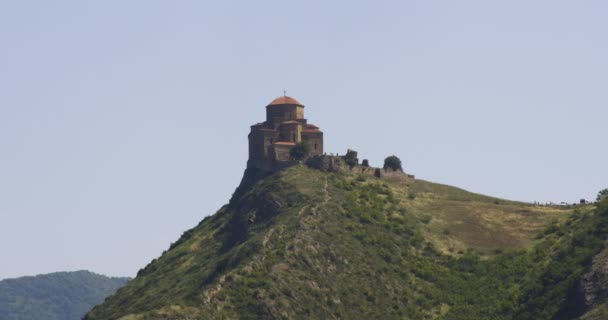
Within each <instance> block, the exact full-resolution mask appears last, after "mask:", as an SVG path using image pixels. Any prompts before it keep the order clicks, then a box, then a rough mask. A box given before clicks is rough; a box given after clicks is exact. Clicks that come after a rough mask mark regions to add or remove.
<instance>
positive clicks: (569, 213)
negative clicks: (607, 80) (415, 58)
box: [86, 165, 608, 320]
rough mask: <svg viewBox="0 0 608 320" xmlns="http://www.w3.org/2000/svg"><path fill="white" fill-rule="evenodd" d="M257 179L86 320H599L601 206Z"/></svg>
mask: <svg viewBox="0 0 608 320" xmlns="http://www.w3.org/2000/svg"><path fill="white" fill-rule="evenodd" d="M257 174H258V172H255V171H252V170H249V171H248V172H247V173H246V177H245V179H244V183H243V185H242V186H241V187H240V188H239V189H237V192H235V194H234V196H233V198H232V200H231V201H230V203H229V204H227V205H226V206H224V207H223V208H221V209H220V210H219V211H218V212H217V213H216V214H215V215H213V216H211V217H208V218H205V219H204V220H203V221H202V222H201V223H200V224H199V225H198V226H196V227H195V228H193V229H191V230H189V231H187V232H185V233H184V235H183V236H182V237H181V239H179V240H178V241H177V242H176V243H175V244H173V245H172V246H171V248H170V249H169V250H168V251H167V252H165V253H164V254H163V255H162V256H161V257H159V258H158V259H155V260H154V261H152V262H151V263H150V264H149V265H148V266H146V267H145V268H143V269H142V270H140V272H139V273H138V275H137V277H136V278H135V279H133V280H131V281H130V282H129V283H128V284H127V285H126V286H124V287H123V288H121V289H119V290H118V292H117V293H116V294H115V295H113V296H111V297H110V298H108V299H107V300H106V301H105V302H104V303H103V304H101V305H99V306H96V307H95V308H94V309H93V310H92V311H91V312H90V313H89V314H88V315H87V317H86V319H89V320H96V319H103V320H107V319H123V320H137V319H146V320H148V319H461V320H471V319H517V320H520V319H522V320H523V319H527V320H539V319H547V320H549V319H554V320H564V319H576V318H579V317H580V316H584V317H585V318H584V319H607V318H606V317H605V315H606V312H608V311H607V310H608V305H606V304H605V302H606V296H607V293H608V290H607V289H608V250H606V249H605V248H604V241H605V239H607V238H608V200H605V201H603V202H601V203H599V204H596V205H584V206H571V207H557V206H555V207H550V206H536V205H533V204H526V203H519V202H513V201H506V200H501V199H497V198H492V197H487V196H483V195H479V194H473V193H470V192H467V191H464V190H462V189H458V188H454V187H450V186H445V185H440V184H435V183H431V182H427V181H422V180H412V179H409V180H408V179H391V178H376V177H374V176H373V175H369V174H362V173H357V172H353V171H350V170H348V169H346V170H342V171H341V172H325V171H321V170H316V169H311V168H308V167H306V166H305V165H297V166H295V167H291V168H288V169H286V170H283V171H280V172H278V173H275V174H273V175H270V176H266V177H263V178H261V179H259V180H256V179H253V178H252V177H254V176H256V175H257ZM522 183H523V182H522Z"/></svg>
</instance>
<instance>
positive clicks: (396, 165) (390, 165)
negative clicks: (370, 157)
mask: <svg viewBox="0 0 608 320" xmlns="http://www.w3.org/2000/svg"><path fill="white" fill-rule="evenodd" d="M386 169H391V170H395V171H397V170H399V171H403V168H402V167H401V159H399V158H397V156H389V157H387V158H386V159H384V170H386Z"/></svg>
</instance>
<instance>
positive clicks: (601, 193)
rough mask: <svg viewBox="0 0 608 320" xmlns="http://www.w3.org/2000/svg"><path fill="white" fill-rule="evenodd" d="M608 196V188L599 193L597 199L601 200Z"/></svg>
mask: <svg viewBox="0 0 608 320" xmlns="http://www.w3.org/2000/svg"><path fill="white" fill-rule="evenodd" d="M606 197H608V189H604V190H602V191H600V192H598V194H597V199H596V200H597V201H601V200H602V199H604V198H606Z"/></svg>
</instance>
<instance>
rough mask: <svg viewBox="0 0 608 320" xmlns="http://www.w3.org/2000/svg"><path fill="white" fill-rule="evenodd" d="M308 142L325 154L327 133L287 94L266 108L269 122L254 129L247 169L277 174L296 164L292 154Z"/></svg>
mask: <svg viewBox="0 0 608 320" xmlns="http://www.w3.org/2000/svg"><path fill="white" fill-rule="evenodd" d="M300 142H306V143H307V144H308V145H309V146H310V148H311V152H310V153H311V155H321V154H323V132H322V131H321V130H319V127H317V126H315V125H313V124H310V123H308V121H307V120H306V119H305V118H304V105H303V104H301V103H300V102H299V101H298V100H296V99H294V98H292V97H288V96H286V95H284V96H282V97H278V98H276V99H274V100H273V101H272V102H270V104H269V105H267V106H266V121H264V122H261V123H257V124H254V125H253V126H251V132H250V133H249V161H248V162H247V167H254V168H259V169H264V170H270V171H275V170H278V169H281V168H284V167H285V166H289V165H290V164H292V163H293V161H292V160H291V158H290V155H289V151H290V150H291V148H293V147H294V146H295V145H296V144H298V143H300Z"/></svg>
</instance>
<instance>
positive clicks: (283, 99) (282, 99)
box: [269, 96, 302, 106]
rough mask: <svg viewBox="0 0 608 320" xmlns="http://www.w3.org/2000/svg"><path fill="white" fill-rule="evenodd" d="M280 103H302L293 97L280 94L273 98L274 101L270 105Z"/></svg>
mask: <svg viewBox="0 0 608 320" xmlns="http://www.w3.org/2000/svg"><path fill="white" fill-rule="evenodd" d="M278 104H297V105H299V106H301V105H302V104H301V103H300V101H298V100H296V99H294V98H292V97H288V96H280V97H278V98H276V99H274V100H272V102H271V103H270V104H269V106H274V105H278Z"/></svg>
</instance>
